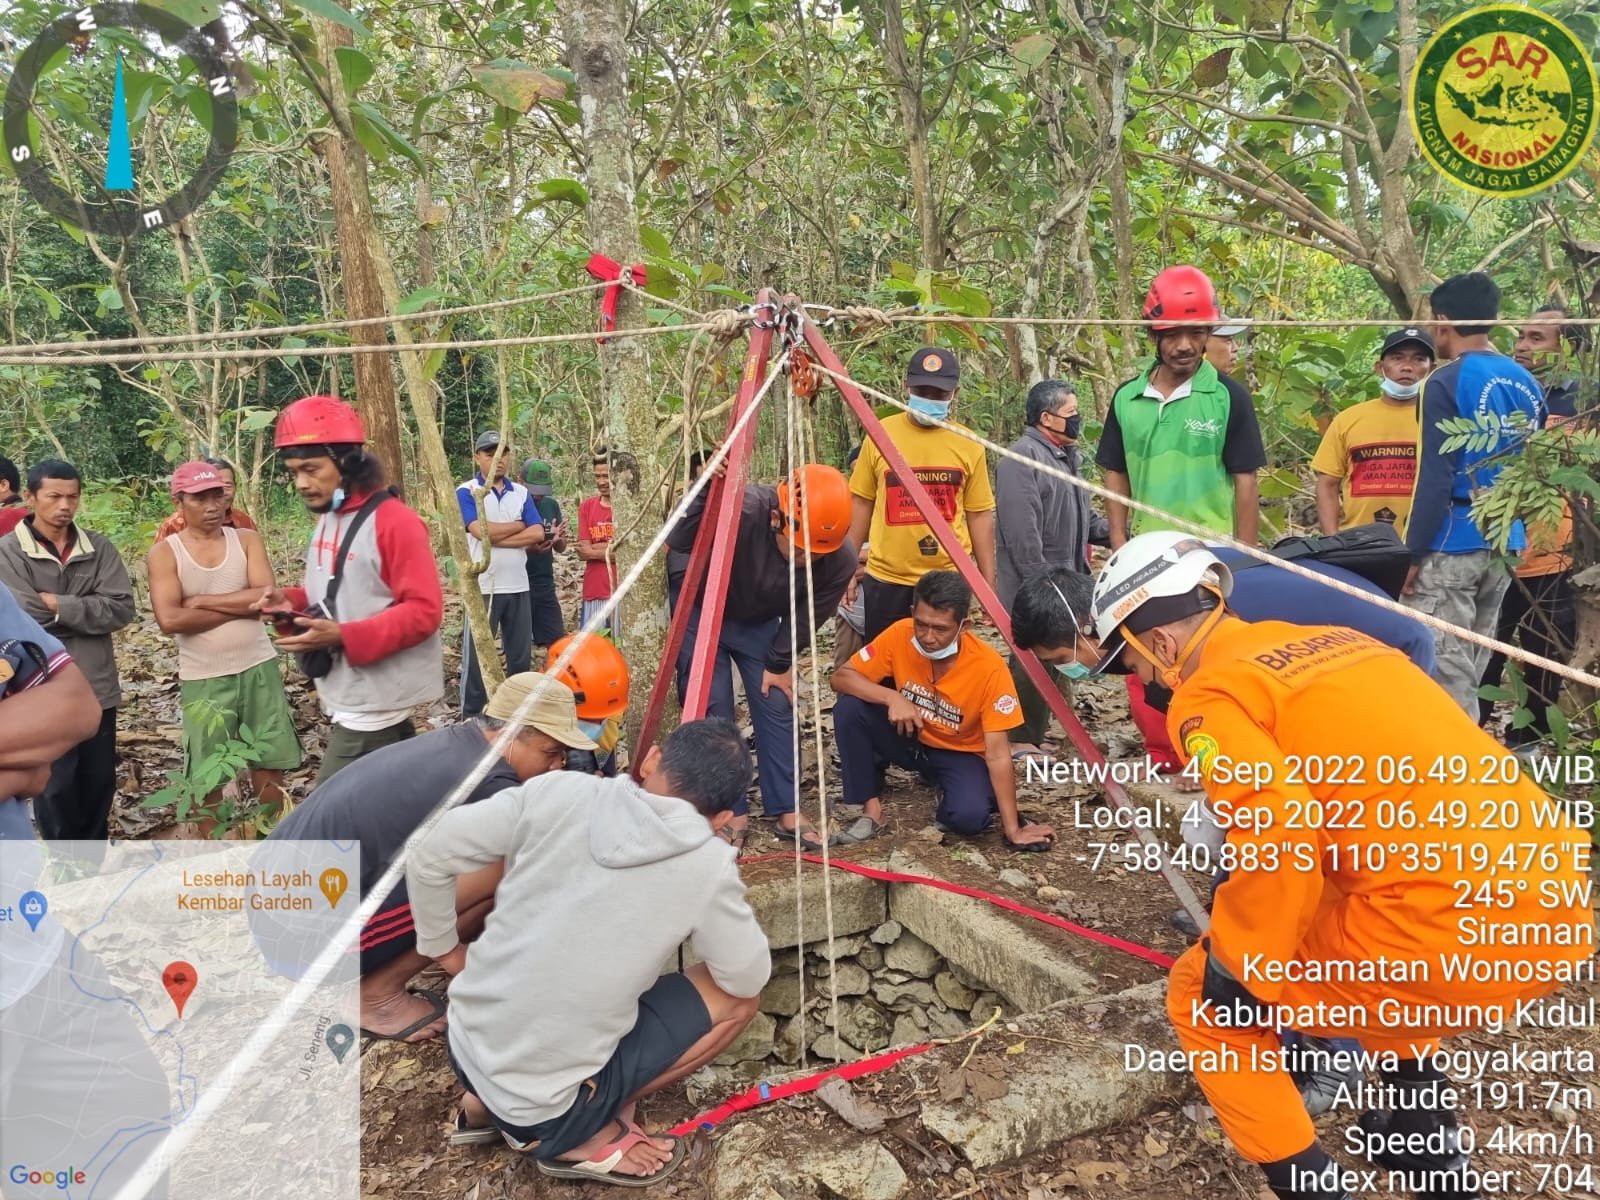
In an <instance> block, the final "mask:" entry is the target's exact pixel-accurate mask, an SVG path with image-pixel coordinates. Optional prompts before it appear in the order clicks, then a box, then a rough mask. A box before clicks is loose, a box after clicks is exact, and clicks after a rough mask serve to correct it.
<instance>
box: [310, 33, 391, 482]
mask: <svg viewBox="0 0 1600 1200" xmlns="http://www.w3.org/2000/svg"><path fill="white" fill-rule="evenodd" d="M312 25H314V26H315V28H316V35H317V58H318V61H320V62H321V64H322V66H323V69H324V70H325V71H326V72H327V81H328V84H327V85H328V88H329V90H330V95H331V96H333V97H334V103H335V104H336V105H341V106H343V107H344V108H345V109H346V113H347V115H348V105H345V104H344V99H345V92H344V77H343V75H341V74H340V72H339V62H338V59H337V58H336V56H335V52H336V51H337V50H338V48H339V47H340V46H349V45H351V44H352V35H351V32H350V30H349V29H347V28H345V27H344V26H343V25H337V24H335V23H334V22H332V21H322V20H313V21H312ZM340 127H341V128H344V129H348V128H349V121H348V120H345V121H343V122H341V123H340ZM316 147H317V151H318V153H319V154H321V155H322V161H323V162H324V163H325V164H327V168H328V184H329V187H330V189H331V191H332V194H333V222H334V230H335V233H336V234H337V237H338V242H339V265H340V278H341V281H342V283H343V285H344V303H345V310H346V315H347V316H348V317H350V318H352V319H359V318H362V317H381V316H383V315H384V314H385V312H386V311H387V309H386V307H385V305H384V303H383V289H382V288H381V287H380V286H379V284H378V272H377V268H376V267H375V266H374V264H373V261H372V255H371V253H370V252H369V251H367V249H366V246H367V238H366V237H365V229H364V225H365V224H366V223H369V222H370V221H371V220H372V213H371V203H370V201H369V200H368V199H367V198H368V197H369V196H370V195H371V192H370V190H369V187H368V182H367V152H366V151H365V150H363V149H362V148H361V143H360V142H358V141H356V139H355V138H354V137H352V136H351V135H350V134H348V133H340V132H338V130H337V129H336V130H334V131H333V132H330V133H325V134H323V135H321V136H320V137H318V138H317V139H316ZM358 197H359V198H358ZM363 210H365V211H363ZM350 340H351V342H353V343H354V344H356V345H366V346H375V345H381V344H383V343H385V342H386V341H388V333H387V331H386V330H385V328H384V327H383V326H382V325H363V326H358V327H357V328H355V329H352V330H350ZM351 357H352V358H354V360H355V374H356V399H355V403H356V409H357V410H358V411H359V412H360V413H361V419H362V421H364V422H365V423H366V426H367V447H368V449H370V450H371V451H372V453H374V454H376V455H377V456H378V458H379V460H380V461H382V463H383V466H384V469H385V470H386V471H387V472H388V473H389V478H390V480H392V481H393V482H396V483H403V482H404V480H405V465H406V459H405V455H404V454H403V453H402V452H401V449H400V405H399V397H398V396H397V395H396V394H395V385H394V367H393V365H392V364H391V363H390V361H389V356H388V355H387V354H356V355H352V356H351Z"/></svg>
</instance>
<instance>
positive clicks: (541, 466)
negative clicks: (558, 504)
mask: <svg viewBox="0 0 1600 1200" xmlns="http://www.w3.org/2000/svg"><path fill="white" fill-rule="evenodd" d="M522 482H523V483H525V484H527V485H528V494H529V495H531V496H535V497H539V496H553V495H555V493H556V482H555V475H554V474H553V473H552V472H551V470H550V464H549V463H547V462H545V461H544V459H542V458H530V459H529V460H528V461H527V462H525V463H523V464H522Z"/></svg>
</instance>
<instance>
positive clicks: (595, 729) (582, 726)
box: [578, 720, 606, 742]
mask: <svg viewBox="0 0 1600 1200" xmlns="http://www.w3.org/2000/svg"><path fill="white" fill-rule="evenodd" d="M605 727H606V723H605V722H604V721H584V720H579V722H578V732H579V733H581V734H583V736H584V737H586V738H588V739H589V740H590V741H591V742H598V741H599V740H600V735H601V734H602V733H603V732H604V731H605Z"/></svg>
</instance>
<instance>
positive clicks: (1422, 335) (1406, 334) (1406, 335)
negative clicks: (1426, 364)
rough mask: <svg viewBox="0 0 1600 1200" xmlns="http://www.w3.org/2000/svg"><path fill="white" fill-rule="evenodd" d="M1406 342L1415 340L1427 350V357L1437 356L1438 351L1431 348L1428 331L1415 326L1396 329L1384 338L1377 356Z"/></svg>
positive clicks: (1431, 343) (1431, 339) (1381, 355)
mask: <svg viewBox="0 0 1600 1200" xmlns="http://www.w3.org/2000/svg"><path fill="white" fill-rule="evenodd" d="M1407 342H1415V343H1416V344H1417V345H1419V346H1421V347H1422V348H1423V349H1424V350H1426V351H1427V352H1428V357H1429V358H1438V357H1439V353H1438V351H1436V350H1435V349H1434V348H1433V338H1432V337H1430V336H1429V335H1428V331H1427V330H1425V329H1418V328H1416V327H1415V326H1412V327H1410V328H1407V329H1396V330H1395V331H1394V332H1393V333H1391V334H1390V335H1389V336H1388V337H1386V338H1384V339H1383V349H1381V350H1379V351H1378V357H1379V358H1382V357H1383V356H1384V355H1385V354H1387V353H1389V351H1391V350H1394V349H1396V348H1397V347H1400V346H1404V345H1405V344H1406V343H1407Z"/></svg>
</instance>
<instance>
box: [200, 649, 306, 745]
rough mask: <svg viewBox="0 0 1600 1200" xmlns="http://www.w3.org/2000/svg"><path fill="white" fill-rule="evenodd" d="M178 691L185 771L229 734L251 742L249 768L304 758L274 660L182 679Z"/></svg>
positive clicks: (292, 713) (229, 737) (226, 739)
mask: <svg viewBox="0 0 1600 1200" xmlns="http://www.w3.org/2000/svg"><path fill="white" fill-rule="evenodd" d="M179 695H180V697H181V698H182V703H183V769H184V771H185V772H186V773H187V772H189V771H191V770H193V769H194V766H195V764H196V763H200V762H203V761H205V759H206V758H207V757H208V756H209V755H211V754H213V753H215V752H216V751H217V749H218V748H219V747H221V746H222V745H223V744H224V743H225V742H227V741H228V740H229V739H232V738H237V739H238V740H240V741H242V742H245V743H247V744H248V745H249V746H250V753H249V755H248V756H247V757H248V758H249V760H250V765H251V766H253V767H259V768H261V769H262V770H266V771H292V770H294V769H295V768H296V767H298V766H299V765H300V763H301V761H302V759H303V757H304V756H303V755H302V754H301V752H300V738H299V735H297V734H296V733H295V731H294V712H293V711H292V710H291V709H290V708H289V698H288V697H287V696H285V695H284V693H283V677H282V676H281V675H279V674H278V660H277V659H276V658H272V659H268V660H267V661H266V662H264V663H257V664H256V665H255V666H253V667H250V668H248V669H247V670H244V671H240V672H239V673H238V674H237V675H219V676H217V678H215V679H185V680H184V681H183V683H182V685H181V687H180V689H179ZM246 732H248V736H245V734H246Z"/></svg>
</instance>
